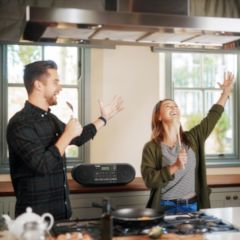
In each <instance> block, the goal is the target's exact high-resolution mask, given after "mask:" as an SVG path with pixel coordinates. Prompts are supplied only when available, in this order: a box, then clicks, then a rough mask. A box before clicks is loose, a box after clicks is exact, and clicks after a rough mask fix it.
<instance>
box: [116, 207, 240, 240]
mask: <svg viewBox="0 0 240 240" xmlns="http://www.w3.org/2000/svg"><path fill="white" fill-rule="evenodd" d="M202 211H203V212H205V213H207V214H209V215H213V216H215V217H217V218H220V219H222V220H223V221H226V222H229V223H232V224H233V225H235V226H236V227H238V228H240V207H234V208H212V209H205V210H202ZM134 239H139V240H149V238H148V237H147V236H131V237H115V238H114V240H134ZM159 239H161V240H167V239H168V240H190V239H191V240H238V239H240V232H216V233H208V234H203V235H200V234H195V235H175V234H166V235H163V236H162V237H161V238H159Z"/></svg>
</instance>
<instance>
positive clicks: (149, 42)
mask: <svg viewBox="0 0 240 240" xmlns="http://www.w3.org/2000/svg"><path fill="white" fill-rule="evenodd" d="M26 22H27V23H26V27H25V30H24V34H23V40H24V41H26V40H28V41H33V42H57V43H68V44H71V43H72V44H82V45H85V46H103V47H104V46H108V47H114V46H116V45H138V46H149V47H153V48H170V49H172V48H173V49H182V48H189V49H237V47H238V46H239V45H240V19H237V18H219V17H190V16H185V15H176V14H171V15H168V14H159V13H142V12H116V11H93V10H84V9H77V8H41V7H29V6H28V7H27V9H26Z"/></svg>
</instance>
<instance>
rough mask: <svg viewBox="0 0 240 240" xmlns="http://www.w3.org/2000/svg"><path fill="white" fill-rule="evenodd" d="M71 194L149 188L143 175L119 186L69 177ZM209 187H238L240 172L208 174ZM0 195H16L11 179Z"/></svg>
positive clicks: (0, 188) (3, 182) (3, 185)
mask: <svg viewBox="0 0 240 240" xmlns="http://www.w3.org/2000/svg"><path fill="white" fill-rule="evenodd" d="M68 182H69V187H70V192H71V194H78V193H101V192H124V191H125V192H126V191H146V190H147V188H146V186H145V184H144V182H143V180H142V178H141V177H136V178H135V179H134V180H133V181H132V182H131V183H129V184H126V185H119V186H103V187H100V186H98V187H85V186H82V185H80V184H78V183H77V182H76V181H74V180H73V179H71V178H69V180H68ZM207 182H208V185H209V187H236V186H240V174H229V175H208V176H207ZM0 196H14V192H13V187H12V183H11V181H2V182H0Z"/></svg>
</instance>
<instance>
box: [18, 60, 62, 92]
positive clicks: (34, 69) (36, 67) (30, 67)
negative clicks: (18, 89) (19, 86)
mask: <svg viewBox="0 0 240 240" xmlns="http://www.w3.org/2000/svg"><path fill="white" fill-rule="evenodd" d="M48 69H57V64H56V63H55V62H54V61H52V60H45V61H37V62H33V63H30V64H27V65H26V66H25V68H24V75H23V80H24V85H25V88H26V90H27V92H28V94H30V93H31V92H32V90H33V84H34V81H35V80H36V79H39V78H40V77H42V76H44V75H47V74H48V73H47V70H48Z"/></svg>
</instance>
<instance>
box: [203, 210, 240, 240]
mask: <svg viewBox="0 0 240 240" xmlns="http://www.w3.org/2000/svg"><path fill="white" fill-rule="evenodd" d="M201 211H203V212H205V213H207V214H209V215H213V216H215V217H217V218H220V219H222V220H223V221H225V222H229V223H231V224H233V225H234V226H236V227H238V228H240V207H231V208H211V209H206V210H205V209H204V210H201ZM204 240H240V232H218V233H210V234H205V235H204Z"/></svg>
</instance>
